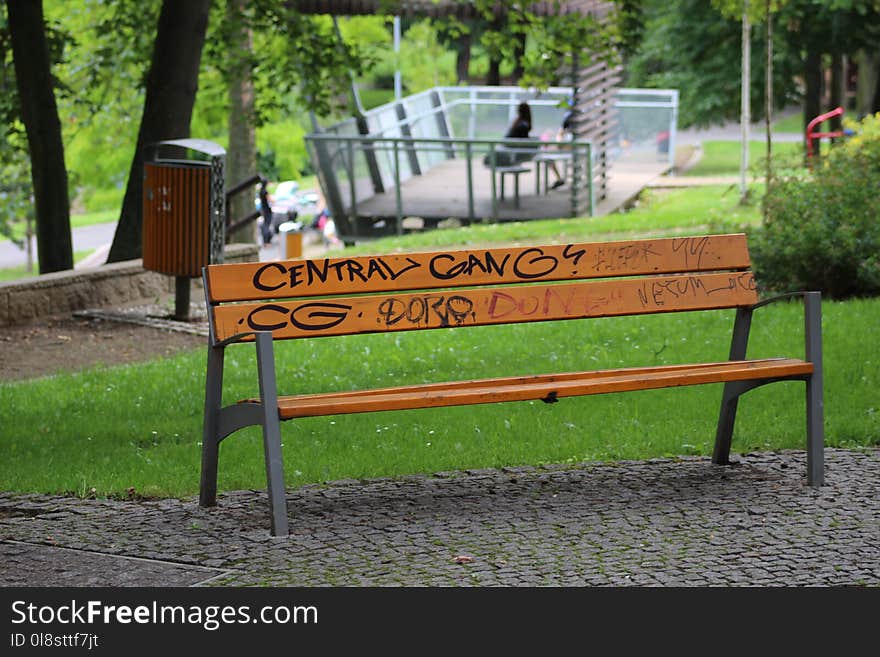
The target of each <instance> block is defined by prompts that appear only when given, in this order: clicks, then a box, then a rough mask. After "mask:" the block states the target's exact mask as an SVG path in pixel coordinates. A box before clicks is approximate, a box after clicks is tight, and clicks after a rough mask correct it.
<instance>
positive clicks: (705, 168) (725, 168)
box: [682, 141, 804, 176]
mask: <svg viewBox="0 0 880 657" xmlns="http://www.w3.org/2000/svg"><path fill="white" fill-rule="evenodd" d="M740 150H741V147H740V143H739V142H738V141H706V142H703V157H702V158H701V159H700V161H699V162H697V164H696V165H695V166H693V167H692V168H690V169H688V170H687V171H685V172H683V173H682V175H683V176H722V175H736V174H738V173H739V163H740V157H741V154H740ZM766 150H767V146H766V144H765V142H763V141H750V142H749V170H750V171H753V172H757V173H761V174H762V173H763V168H764V162H765V154H766ZM803 151H804V149H803V146H802V145H801V144H800V143H799V142H776V143H774V144H773V157H774V160H776V159H778V161H779V162H780V163H784V164H786V165H787V166H788V165H790V163H791V162H793V161H799V160H800V159H801V158H802V157H803Z"/></svg>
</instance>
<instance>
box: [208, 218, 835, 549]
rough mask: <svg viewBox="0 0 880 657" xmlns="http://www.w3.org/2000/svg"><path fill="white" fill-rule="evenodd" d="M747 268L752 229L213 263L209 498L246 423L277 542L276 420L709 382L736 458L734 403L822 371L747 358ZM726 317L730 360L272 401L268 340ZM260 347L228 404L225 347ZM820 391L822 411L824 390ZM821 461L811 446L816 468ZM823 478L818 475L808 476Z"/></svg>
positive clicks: (750, 283)
mask: <svg viewBox="0 0 880 657" xmlns="http://www.w3.org/2000/svg"><path fill="white" fill-rule="evenodd" d="M749 267H750V260H749V254H748V249H747V245H746V238H745V235H742V234H735V235H711V236H702V237H687V238H664V239H655V240H638V241H617V242H602V243H585V244H565V245H547V246H531V247H512V248H494V249H474V250H464V251H437V252H430V253H412V254H388V255H381V256H362V257H351V258H345V257H343V258H333V259H316V260H290V261H284V262H279V261H276V262H265V263H244V264H228V265H211V266H208V267H207V268H206V269H205V273H204V281H205V293H206V300H207V304H208V311H209V315H210V322H211V337H210V340H211V344H210V349H209V366H208V375H207V386H208V391H207V394H206V410H205V438H204V441H203V450H204V451H203V471H202V472H203V474H202V496H201V501H202V504H203V505H212V504H214V503H215V498H216V471H217V446H218V445H219V442H220V441H221V440H223V439H224V438H225V437H226V436H227V435H229V434H231V433H233V432H234V431H237V430H238V429H239V428H242V427H244V426H248V425H250V424H261V425H262V426H263V431H264V443H265V449H266V459H267V476H268V479H269V482H270V483H269V486H270V505H271V506H272V508H273V512H272V528H273V533H286V531H287V513H286V509H283V508H281V507H283V499H284V497H283V474H282V470H281V465H280V459H281V457H280V447H279V445H280V429H279V428H278V426H279V425H278V423H279V421H281V420H289V419H293V418H299V417H307V416H317V415H335V414H344V413H362V412H375V411H388V410H400V409H417V408H433V407H441V406H452V405H465V404H482V403H494V402H513V401H526V400H542V401H545V402H555V401H558V400H559V399H562V398H564V397H570V396H576V395H577V396H580V395H591V394H600V393H609V392H624V391H634V390H647V389H655V388H665V387H671V386H682V385H695V384H704V383H718V382H726V383H727V385H728V386H733V387H731V388H730V389H729V390H728V389H727V388H726V389H725V390H726V392H725V394H726V395H728V397H730V399H732V400H733V401H734V403H733V409H732V411H731V409H730V408H727V410H724V409H725V407H724V404H723V405H722V418H721V419H720V420H719V432H718V437H717V439H716V440H717V442H716V451H717V453H716V461H717V462H726V459H727V454H728V453H729V444H730V438H731V435H732V428H733V420H732V417H733V416H734V415H735V410H736V408H735V400H736V399H737V398H738V397H739V395H740V394H742V393H743V392H745V391H746V390H748V389H750V388H751V387H755V386H756V385H761V384H763V383H766V382H769V381H776V380H784V379H800V380H807V381H808V382H812V381H813V377H814V376H816V369H817V367H818V368H819V369H821V367H820V366H817V364H816V363H817V361H818V360H820V358H821V351H820V350H817V349H816V348H815V346H814V347H813V348H811V347H809V346H808V349H807V351H808V352H809V353H810V354H811V357H808V358H806V359H793V358H770V359H760V360H746V358H745V347H744V344H745V342H747V335H748V325H749V322H750V319H749V321H746V320H745V319H743V318H742V317H746V316H748V317H749V318H750V314H749V313H750V312H751V310H750V309H751V308H752V307H755V306H756V304H758V295H757V290H756V284H755V278H754V275H753V273H752V272H751V271H750V269H749ZM811 294H813V293H811ZM814 305H815V304H814ZM729 308H736V309H737V313H738V315H737V317H738V319H737V322H738V324H737V326H739V325H740V324H744V325H743V326H739V328H736V327H735V330H734V338H733V346H732V348H731V357H730V360H729V361H725V362H720V363H696V364H691V365H674V366H662V367H633V368H626V369H614V370H607V371H570V372H563V373H546V374H536V375H528V376H510V377H502V378H492V379H479V380H467V381H451V382H438V383H432V384H427V385H424V384H423V385H417V386H399V387H391V388H381V389H374V390H354V391H334V392H317V393H309V394H300V395H293V396H279V395H278V392H277V390H278V389H277V382H276V381H275V375H274V355H273V351H272V349H273V347H272V345H273V341H274V340H284V339H308V338H311V339H314V338H325V337H330V336H341V335H355V334H368V333H387V332H393V331H413V330H429V329H455V330H467V329H468V328H469V327H477V326H488V325H496V324H514V323H522V322H543V321H556V320H569V319H588V318H598V317H609V316H620V315H643V314H655V313H668V312H682V311H695V310H715V309H729ZM811 312H813V313H815V312H818V311H817V310H816V309H815V308H814V309H813V310H811ZM740 315H742V317H740ZM817 321H818V320H817V319H816V317H812V318H811V319H810V326H812V327H813V328H812V329H810V330H811V331H812V333H813V334H815V333H816V332H817V331H818V330H819V329H818V328H817V327H818V326H819V325H818V323H817ZM743 331H745V337H744V336H743ZM254 340H255V341H256V342H257V355H258V364H259V371H260V376H259V384H260V386H259V387H260V391H261V392H260V396H259V397H253V398H250V399H246V400H242V401H241V402H239V403H237V404H233V405H231V406H227V407H222V405H221V403H220V400H221V398H222V380H223V376H222V363H223V350H224V349H225V347H226V346H227V345H228V344H231V343H234V342H247V341H254ZM744 341H745V342H744ZM817 354H818V358H817ZM737 385H744V386H745V388H738V387H736V386H737ZM819 391H820V392H819V395H820V397H819V403H818V406H819V407H821V386H819ZM814 401H815V400H814ZM727 406H730V400H728V402H727ZM813 406H816V404H815V403H814V404H813ZM725 414H726V415H725ZM814 415H815V409H814ZM820 415H821V413H820ZM725 418H726V419H725ZM815 424H816V423H815V418H814V419H813V420H811V422H810V427H811V431H813V434H815V432H816V431H819V434H816V435H818V436H819V438H818V439H817V438H816V435H813V438H812V439H811V440H813V442H814V443H815V442H816V440H818V441H819V444H821V431H820V430H819V429H816V426H815ZM722 426H723V428H722ZM719 446H720V447H719ZM817 458H819V457H818V456H816V453H815V450H814V451H813V453H812V456H811V459H812V460H813V461H815V460H816V459H817ZM273 464H274V465H273ZM811 472H812V471H811ZM817 476H819V475H815V473H813V474H811V480H813V481H814V480H815V479H816V477H817Z"/></svg>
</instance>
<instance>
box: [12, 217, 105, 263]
mask: <svg viewBox="0 0 880 657" xmlns="http://www.w3.org/2000/svg"><path fill="white" fill-rule="evenodd" d="M115 232H116V222H115V221H113V222H110V223H106V224H94V225H92V226H83V227H81V228H74V229H73V231H72V234H73V251H74V253H75V252H77V251H90V250H93V249H94V250H98V249H109V247H110V244H111V242H113V234H114V233H115ZM31 245H32V246H33V254H34V261H36V259H37V239H36V237H34V238H32V239H31ZM105 257H106V253H105ZM26 262H27V254H26V252H25V250H24V249H20V248H18V246H16V245H15V244H14V243H12V242H10V241H8V240H6V241H3V242H0V269H8V268H10V267H20V266H22V265H24V264H25V263H26ZM101 262H103V259H102V260H101ZM94 264H100V263H94Z"/></svg>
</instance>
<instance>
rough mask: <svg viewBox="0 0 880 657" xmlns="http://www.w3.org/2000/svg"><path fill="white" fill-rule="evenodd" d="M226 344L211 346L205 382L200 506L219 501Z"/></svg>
mask: <svg viewBox="0 0 880 657" xmlns="http://www.w3.org/2000/svg"><path fill="white" fill-rule="evenodd" d="M223 355H224V349H223V347H210V348H209V349H208V368H207V372H206V375H205V377H206V382H205V425H204V431H203V434H202V479H201V484H200V485H199V506H216V504H217V457H218V450H219V448H220V436H219V433H220V406H221V403H222V396H223Z"/></svg>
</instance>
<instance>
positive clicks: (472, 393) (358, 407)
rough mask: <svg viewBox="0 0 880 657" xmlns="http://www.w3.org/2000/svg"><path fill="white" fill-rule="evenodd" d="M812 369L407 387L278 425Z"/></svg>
mask: <svg viewBox="0 0 880 657" xmlns="http://www.w3.org/2000/svg"><path fill="white" fill-rule="evenodd" d="M812 372H813V364H812V363H809V362H805V361H801V360H795V359H769V360H761V361H738V362H729V363H722V364H715V365H712V366H705V365H697V366H693V367H680V368H676V369H665V368H660V369H659V370H658V369H657V368H645V369H639V368H634V369H632V370H631V371H629V372H626V373H623V374H621V373H620V372H619V371H608V372H584V373H581V374H582V376H579V377H578V376H575V377H571V378H568V379H566V380H563V381H560V380H557V379H556V378H555V377H556V375H545V376H540V375H539V376H536V377H533V379H532V380H531V381H530V382H529V383H510V384H505V385H498V384H497V383H496V382H494V381H493V380H486V381H475V382H473V384H474V385H469V386H467V387H464V388H462V387H459V386H458V385H457V384H456V383H450V384H448V386H447V387H444V386H443V384H439V385H438V386H435V387H433V388H421V389H419V388H418V387H406V388H401V389H400V390H397V391H395V390H394V389H393V388H392V389H384V390H378V391H372V393H371V392H370V391H366V393H364V392H359V393H357V394H351V395H340V394H337V393H331V394H328V395H324V396H322V395H308V396H300V397H296V396H295V397H283V398H281V399H279V404H278V409H279V415H280V417H281V419H282V420H289V419H293V418H297V417H314V416H320V415H341V414H348V413H367V412H372V411H385V410H405V409H415V408H438V407H443V406H462V405H469V404H488V403H496V402H506V401H529V400H539V399H540V400H545V401H547V400H553V401H555V400H556V399H561V398H564V397H574V396H583V395H594V394H604V393H611V392H632V391H636V390H656V389H659V388H669V387H677V386H687V385H701V384H707V383H721V382H725V381H744V380H756V379H773V378H785V377H801V376H807V375H809V374H811V373H812Z"/></svg>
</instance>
